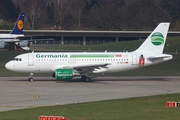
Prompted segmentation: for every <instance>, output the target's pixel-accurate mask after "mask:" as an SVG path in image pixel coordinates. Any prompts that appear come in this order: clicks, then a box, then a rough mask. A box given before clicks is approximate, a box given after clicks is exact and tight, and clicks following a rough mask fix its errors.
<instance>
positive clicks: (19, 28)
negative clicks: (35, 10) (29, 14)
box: [10, 12, 25, 34]
mask: <svg viewBox="0 0 180 120" xmlns="http://www.w3.org/2000/svg"><path fill="white" fill-rule="evenodd" d="M24 16H25V12H20V13H19V17H18V19H17V21H16V24H15V26H14V28H13V29H12V31H11V32H10V34H23V28H24Z"/></svg>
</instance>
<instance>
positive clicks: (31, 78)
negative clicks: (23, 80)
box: [28, 73, 34, 82]
mask: <svg viewBox="0 0 180 120" xmlns="http://www.w3.org/2000/svg"><path fill="white" fill-rule="evenodd" d="M28 81H29V82H33V81H34V79H33V73H30V76H29V78H28Z"/></svg>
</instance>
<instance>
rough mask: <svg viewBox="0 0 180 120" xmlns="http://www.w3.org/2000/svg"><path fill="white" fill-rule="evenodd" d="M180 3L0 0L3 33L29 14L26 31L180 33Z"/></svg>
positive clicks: (152, 0)
mask: <svg viewBox="0 0 180 120" xmlns="http://www.w3.org/2000/svg"><path fill="white" fill-rule="evenodd" d="M179 6H180V0H0V29H10V28H11V27H12V26H13V24H12V23H13V22H14V21H15V20H16V19H17V16H18V12H20V11H24V12H26V17H25V22H26V23H25V27H26V28H25V29H59V30H121V31H122V30H152V28H154V27H155V26H156V25H157V24H158V23H160V22H171V29H172V30H180V7H179Z"/></svg>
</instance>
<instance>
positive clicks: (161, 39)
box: [136, 23, 170, 53]
mask: <svg viewBox="0 0 180 120" xmlns="http://www.w3.org/2000/svg"><path fill="white" fill-rule="evenodd" d="M169 25H170V23H160V24H159V25H158V26H157V27H156V28H155V29H154V31H153V32H152V33H151V34H150V35H149V36H148V38H147V39H146V40H145V41H144V42H143V43H142V45H141V46H140V47H139V48H138V49H137V50H136V51H137V52H150V53H152V52H153V53H162V52H163V49H164V45H165V42H166V37H167V33H168V29H169Z"/></svg>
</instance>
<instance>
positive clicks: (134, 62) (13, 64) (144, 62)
mask: <svg viewBox="0 0 180 120" xmlns="http://www.w3.org/2000/svg"><path fill="white" fill-rule="evenodd" d="M169 25H170V23H168V22H164V23H160V24H159V25H158V26H157V27H156V28H155V29H154V31H153V32H152V33H151V34H150V35H149V36H148V37H147V39H146V40H145V41H144V42H143V43H142V45H141V46H140V47H139V48H138V49H137V50H135V51H132V52H107V51H105V52H34V51H33V52H32V53H24V54H21V55H18V56H16V57H15V58H14V59H13V60H11V61H9V62H8V63H6V65H5V67H6V69H8V70H10V71H15V72H24V73H30V76H29V78H28V81H30V82H32V81H34V79H33V73H52V77H55V78H56V79H57V80H70V79H72V78H73V77H74V76H81V80H82V81H85V82H90V81H91V79H90V77H88V74H89V73H112V72H121V71H127V70H132V69H138V68H141V67H145V66H149V65H153V64H158V63H161V62H164V61H168V60H171V59H172V58H173V56H172V55H169V54H163V49H164V45H165V42H166V37H167V33H168V29H169Z"/></svg>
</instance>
